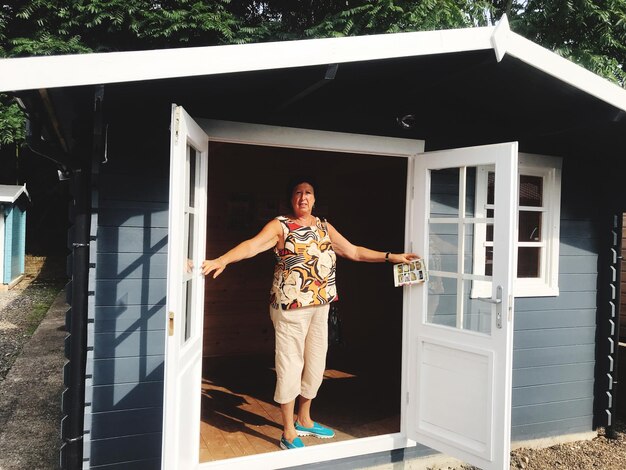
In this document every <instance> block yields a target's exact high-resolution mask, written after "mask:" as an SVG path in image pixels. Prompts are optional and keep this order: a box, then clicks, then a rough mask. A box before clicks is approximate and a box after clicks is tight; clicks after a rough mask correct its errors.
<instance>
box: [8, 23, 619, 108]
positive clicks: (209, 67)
mask: <svg viewBox="0 0 626 470" xmlns="http://www.w3.org/2000/svg"><path fill="white" fill-rule="evenodd" d="M489 49H492V50H494V52H495V54H496V59H497V60H498V61H500V60H502V58H503V57H504V56H505V55H506V54H509V55H511V56H512V57H516V58H517V59H519V60H521V61H523V62H525V63H527V64H529V65H530V66H532V67H535V68H537V69H539V70H542V71H544V72H546V73H547V74H549V75H552V76H553V77H555V78H557V79H559V80H561V81H563V82H565V83H568V84H570V85H572V86H574V87H576V88H579V89H580V90H582V91H584V92H586V93H589V94H590V95H592V96H595V97H596V98H598V99H600V100H602V101H605V102H606V103H609V104H611V105H613V106H615V107H617V108H619V109H621V110H624V111H626V90H623V89H622V88H620V87H619V86H617V85H615V84H613V83H611V82H609V81H608V80H605V79H604V78H602V77H599V76H597V75H595V74H594V73H592V72H589V71H588V70H586V69H584V68H583V67H581V66H579V65H576V64H574V63H573V62H570V61H568V60H567V59H564V58H563V57H561V56H559V55H558V54H555V53H554V52H551V51H549V50H547V49H545V48H543V47H541V46H539V45H537V44H535V43H533V42H532V41H529V40H527V39H525V38H523V37H522V36H520V35H518V34H516V33H513V32H512V31H511V30H510V28H509V23H508V20H507V18H506V15H505V16H503V17H502V19H501V20H500V22H499V23H498V25H496V26H488V27H481V28H465V29H447V30H441V31H419V32H414V33H396V34H379V35H371V36H352V37H344V38H329V39H307V40H299V41H282V42H267V43H255V44H238V45H227V46H207V47H188V48H176V49H159V50H150V51H133V52H106V53H97V54H77V55H61V56H47V57H24V58H14V59H0V92H4V91H20V90H33V89H40V88H56V87H67V86H81V85H95V84H106V83H123V82H134V81H141V80H157V79H166V78H177V77H194V76H202V75H215V74H223V73H234V72H248V71H255V70H272V69H282V68H290V67H306V66H314V65H325V64H340V63H347V62H358V61H369V60H381V59H392V58H401V57H416V56H423V55H435V54H447V53H455V52H468V51H478V50H489Z"/></svg>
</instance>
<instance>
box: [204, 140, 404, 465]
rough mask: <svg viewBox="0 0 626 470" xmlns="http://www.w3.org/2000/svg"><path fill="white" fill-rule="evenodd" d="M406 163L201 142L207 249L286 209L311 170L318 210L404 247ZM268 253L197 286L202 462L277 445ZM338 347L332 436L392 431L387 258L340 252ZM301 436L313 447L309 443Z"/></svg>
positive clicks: (397, 294) (394, 364) (331, 394)
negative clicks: (369, 259) (352, 257)
mask: <svg viewBox="0 0 626 470" xmlns="http://www.w3.org/2000/svg"><path fill="white" fill-rule="evenodd" d="M406 171H407V161H406V159H405V158H401V157H389V156H386V157H381V156H371V155H350V154H342V153H336V152H319V151H313V150H301V149H287V148H275V147H260V146H252V145H239V144H225V143H219V142H215V143H212V144H211V145H210V148H209V184H208V187H209V190H208V192H209V204H208V218H207V220H208V222H207V257H208V258H214V257H217V256H219V255H220V254H222V253H224V252H225V251H227V250H228V249H230V248H231V247H233V246H234V245H236V244H237V243H239V242H240V241H243V240H245V239H247V238H250V237H251V236H253V235H255V234H256V233H257V232H258V231H259V230H260V229H261V228H262V227H263V226H264V225H265V224H266V223H267V222H268V221H269V220H271V219H272V218H273V217H275V216H276V215H277V214H285V213H288V212H289V206H288V202H287V197H286V193H285V191H286V183H287V181H288V180H289V178H290V177H291V176H293V175H298V174H311V175H313V176H314V177H315V179H316V183H317V186H318V188H317V189H316V211H315V214H316V215H318V216H319V217H321V218H327V219H328V220H329V221H331V223H332V224H333V225H334V226H335V227H336V228H337V229H338V230H339V231H340V232H341V233H342V234H343V235H344V236H345V237H346V238H348V239H349V240H350V241H352V242H353V243H355V244H358V245H363V246H367V247H371V248H373V249H377V250H383V251H388V250H390V251H394V252H401V251H403V250H404V219H405V198H406V176H407V175H406ZM273 256H274V255H273V253H272V252H271V251H268V252H265V253H262V254H260V255H258V256H257V257H255V258H252V259H249V260H244V261H241V262H239V263H237V264H234V265H231V266H228V268H227V269H226V271H225V272H224V273H223V274H222V275H221V276H220V277H218V278H217V279H215V280H212V279H207V281H206V284H205V286H206V287H205V291H206V294H205V315H204V341H203V346H204V351H203V357H204V359H203V391H202V394H203V396H202V410H203V411H202V436H203V439H202V440H201V460H203V461H207V460H216V459H221V458H228V457H235V456H240V455H247V454H249V453H259V452H268V451H274V450H277V442H278V440H279V439H280V434H281V432H282V429H281V419H280V410H279V407H278V405H277V404H276V403H275V402H274V401H273V393H274V384H275V373H274V370H273V354H274V331H273V327H272V324H271V321H270V318H269V312H268V300H269V289H270V286H271V280H272V270H273ZM337 269H338V280H337V282H338V290H339V298H340V301H339V302H338V306H339V316H340V319H341V329H340V338H339V339H340V341H339V344H336V343H333V344H331V346H330V350H329V355H328V362H327V371H326V374H325V380H324V384H323V385H322V388H321V390H320V393H319V395H318V397H317V398H316V399H315V400H314V416H315V419H317V420H319V421H320V422H323V423H325V424H326V425H328V426H331V427H333V428H335V430H336V432H337V439H335V440H343V439H350V438H355V437H366V436H373V435H380V434H388V433H393V432H398V431H399V430H400V379H401V363H402V360H401V344H402V291H401V289H396V288H394V287H393V281H392V273H391V268H390V267H389V265H381V264H369V263H355V262H352V261H347V260H343V259H340V260H339V261H338V268H337ZM311 441H312V442H308V443H307V445H311V444H314V443H316V442H314V441H315V440H311Z"/></svg>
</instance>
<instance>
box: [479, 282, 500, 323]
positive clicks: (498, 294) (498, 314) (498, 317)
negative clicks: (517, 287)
mask: <svg viewBox="0 0 626 470" xmlns="http://www.w3.org/2000/svg"><path fill="white" fill-rule="evenodd" d="M478 300H480V301H481V302H487V303H488V304H494V305H495V306H496V328H502V286H498V287H496V298H495V299H480V298H479V299H478Z"/></svg>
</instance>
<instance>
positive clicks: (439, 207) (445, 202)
mask: <svg viewBox="0 0 626 470" xmlns="http://www.w3.org/2000/svg"><path fill="white" fill-rule="evenodd" d="M430 216H431V217H458V216H459V169H458V168H446V169H444V170H431V172H430Z"/></svg>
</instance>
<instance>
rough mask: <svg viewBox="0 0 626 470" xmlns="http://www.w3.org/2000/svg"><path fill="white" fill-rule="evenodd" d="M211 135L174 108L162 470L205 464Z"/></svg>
mask: <svg viewBox="0 0 626 470" xmlns="http://www.w3.org/2000/svg"><path fill="white" fill-rule="evenodd" d="M208 142H209V139H208V137H207V135H206V134H205V133H204V131H202V129H200V127H199V126H198V125H197V124H196V123H195V122H194V121H193V119H192V118H191V117H190V116H189V115H188V114H187V113H186V112H185V110H184V109H183V108H182V107H180V106H175V105H174V106H172V121H171V146H170V199H169V200H170V207H169V231H168V258H167V265H168V266H167V317H168V318H167V327H166V334H167V340H166V350H165V396H164V400H163V403H164V410H163V416H164V418H163V458H162V462H163V463H162V468H163V469H167V470H176V469H184V470H189V469H194V468H196V467H197V466H198V461H199V439H200V399H201V394H200V389H201V380H202V321H203V312H204V309H203V304H204V277H203V276H202V275H201V272H200V264H201V263H202V261H203V260H204V255H205V246H206V241H205V240H206V202H207V191H206V187H207V176H208V173H207V157H208Z"/></svg>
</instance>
